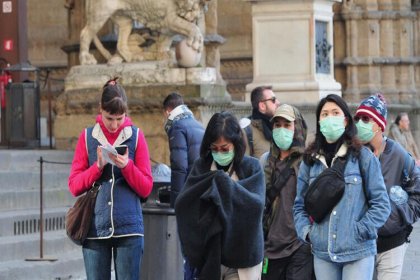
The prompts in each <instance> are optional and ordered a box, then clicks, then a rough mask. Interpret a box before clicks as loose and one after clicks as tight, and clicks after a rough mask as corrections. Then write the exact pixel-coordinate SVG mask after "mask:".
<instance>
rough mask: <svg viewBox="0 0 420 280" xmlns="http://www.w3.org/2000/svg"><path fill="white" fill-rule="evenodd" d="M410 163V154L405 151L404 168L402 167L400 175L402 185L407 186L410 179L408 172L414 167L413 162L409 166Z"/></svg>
mask: <svg viewBox="0 0 420 280" xmlns="http://www.w3.org/2000/svg"><path fill="white" fill-rule="evenodd" d="M411 163H413V160H412V157H411V155H410V154H409V153H408V152H405V156H404V168H403V171H402V175H401V176H402V178H401V183H402V185H403V186H408V184H409V183H410V181H411V177H410V174H411V173H412V172H413V168H414V165H415V164H412V166H411ZM403 186H402V187H403Z"/></svg>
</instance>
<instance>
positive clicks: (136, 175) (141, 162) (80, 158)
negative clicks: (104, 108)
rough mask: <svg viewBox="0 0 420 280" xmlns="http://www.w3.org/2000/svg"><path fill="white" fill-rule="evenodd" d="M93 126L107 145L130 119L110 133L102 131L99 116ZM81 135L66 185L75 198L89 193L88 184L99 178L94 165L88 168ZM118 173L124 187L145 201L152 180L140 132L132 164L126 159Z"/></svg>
mask: <svg viewBox="0 0 420 280" xmlns="http://www.w3.org/2000/svg"><path fill="white" fill-rule="evenodd" d="M96 122H97V123H99V125H100V126H101V129H102V131H103V133H104V134H105V137H106V139H107V140H108V142H109V144H111V145H112V144H114V142H115V140H116V139H117V137H118V135H119V134H120V132H121V130H122V129H124V127H127V126H131V125H132V122H131V119H130V118H128V117H126V118H125V122H124V123H123V124H122V125H121V126H120V127H119V129H118V130H117V131H116V132H113V133H111V132H109V131H108V130H107V129H106V127H105V125H104V123H103V121H102V116H101V115H98V116H97V117H96ZM85 133H86V132H85V130H83V132H82V133H81V134H80V136H79V140H78V141H77V145H76V149H75V152H74V158H73V162H72V165H71V171H70V176H69V181H68V182H69V190H70V192H71V193H72V195H73V196H79V195H81V194H82V193H84V192H86V191H87V190H89V189H90V188H91V186H92V184H93V183H94V182H95V181H96V180H98V179H99V177H101V173H102V170H100V169H99V168H98V165H97V164H96V162H95V164H93V165H91V166H89V160H88V154H87V150H86V137H85ZM121 172H122V175H123V176H124V178H125V180H126V181H127V183H128V185H130V187H131V188H132V189H133V191H135V192H136V193H137V195H139V196H140V197H147V196H148V195H149V194H150V192H151V191H152V187H153V177H152V171H151V167H150V160H149V149H148V147H147V142H146V139H145V138H144V134H143V132H142V131H141V130H140V129H139V133H138V139H137V149H136V153H135V158H134V162H133V160H131V159H129V160H128V164H127V165H126V166H125V167H124V168H122V169H121Z"/></svg>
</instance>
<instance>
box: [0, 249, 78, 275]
mask: <svg viewBox="0 0 420 280" xmlns="http://www.w3.org/2000/svg"><path fill="white" fill-rule="evenodd" d="M36 257H39V256H36ZM48 257H49V256H44V259H47V258H48ZM50 257H53V258H56V259H57V260H56V261H26V260H25V259H18V260H12V261H5V262H0V280H3V279H4V280H6V279H7V280H10V279H13V280H27V279H31V280H85V279H86V275H85V269H84V263H83V257H82V250H81V248H76V249H73V250H67V251H66V252H63V253H61V254H59V255H57V254H52V255H51V256H50Z"/></svg>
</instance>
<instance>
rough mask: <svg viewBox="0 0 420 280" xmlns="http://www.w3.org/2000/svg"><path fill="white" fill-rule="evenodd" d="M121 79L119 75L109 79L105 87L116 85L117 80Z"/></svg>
mask: <svg viewBox="0 0 420 280" xmlns="http://www.w3.org/2000/svg"><path fill="white" fill-rule="evenodd" d="M118 79H119V77H115V78H113V79H111V80H109V81H107V82H106V83H105V85H104V88H105V87H107V86H115V85H116V84H117V80H118Z"/></svg>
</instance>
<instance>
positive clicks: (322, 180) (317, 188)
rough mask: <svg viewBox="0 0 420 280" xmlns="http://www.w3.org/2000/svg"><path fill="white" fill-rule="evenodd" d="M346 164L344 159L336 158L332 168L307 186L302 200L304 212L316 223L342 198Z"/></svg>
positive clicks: (327, 169)
mask: <svg viewBox="0 0 420 280" xmlns="http://www.w3.org/2000/svg"><path fill="white" fill-rule="evenodd" d="M346 162H347V160H346V159H343V158H337V159H336V160H335V161H334V164H333V166H331V167H330V168H326V169H325V170H324V171H322V173H321V174H319V175H318V177H316V179H315V180H314V181H313V182H312V184H310V185H309V189H308V191H307V192H306V194H305V198H304V203H305V210H306V212H307V213H308V214H309V216H311V217H312V219H313V220H314V221H315V222H316V223H319V222H321V221H322V220H323V219H324V218H325V217H326V216H327V215H328V213H330V212H331V210H332V209H333V208H334V206H335V205H337V203H338V202H339V201H340V200H341V198H342V197H343V194H344V190H345V186H346V183H345V181H344V167H345V166H346Z"/></svg>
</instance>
